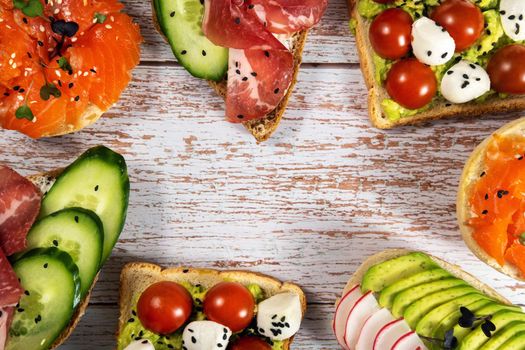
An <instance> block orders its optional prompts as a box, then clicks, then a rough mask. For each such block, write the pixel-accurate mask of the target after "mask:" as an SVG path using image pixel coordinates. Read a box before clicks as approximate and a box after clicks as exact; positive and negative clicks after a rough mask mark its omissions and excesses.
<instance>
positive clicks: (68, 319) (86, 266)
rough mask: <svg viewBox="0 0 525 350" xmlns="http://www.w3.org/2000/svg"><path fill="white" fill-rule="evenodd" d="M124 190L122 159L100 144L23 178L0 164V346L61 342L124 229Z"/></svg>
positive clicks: (20, 348) (13, 348)
mask: <svg viewBox="0 0 525 350" xmlns="http://www.w3.org/2000/svg"><path fill="white" fill-rule="evenodd" d="M94 174H96V175H94ZM128 196H129V179H128V175H127V169H126V163H125V161H124V158H123V157H122V156H121V155H119V154H117V153H115V152H113V151H111V150H110V149H108V148H106V147H103V146H99V147H95V148H92V149H90V150H88V151H87V152H85V153H84V154H83V155H81V156H80V157H79V158H78V159H77V160H76V161H74V162H73V163H72V164H71V165H69V166H67V167H66V168H64V169H57V170H54V171H50V172H47V173H42V174H38V175H33V176H29V177H28V178H24V177H22V176H21V175H19V174H18V173H16V172H15V171H14V170H12V169H11V168H9V167H7V166H3V165H0V202H1V203H2V204H1V205H0V223H1V224H0V349H2V350H27V349H32V350H48V349H55V348H57V347H58V346H60V345H61V344H62V343H63V342H64V341H66V339H67V338H68V337H69V336H70V335H71V333H72V332H73V330H74V329H75V327H76V325H77V324H78V322H79V321H80V319H81V317H82V315H83V314H84V312H85V310H86V308H87V306H88V304H89V299H90V296H91V291H92V290H93V287H94V286H95V283H96V281H97V278H98V274H99V271H100V269H101V268H102V266H103V264H104V263H105V262H106V260H107V259H108V257H109V254H110V253H111V251H112V248H113V246H114V244H115V243H116V241H117V239H118V237H119V235H120V233H121V231H122V227H123V224H124V221H125V218H126V212H127V205H128ZM7 257H9V259H8V258H7Z"/></svg>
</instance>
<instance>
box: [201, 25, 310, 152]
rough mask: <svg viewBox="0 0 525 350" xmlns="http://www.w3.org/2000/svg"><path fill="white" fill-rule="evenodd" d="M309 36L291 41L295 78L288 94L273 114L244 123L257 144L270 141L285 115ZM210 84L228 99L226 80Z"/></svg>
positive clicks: (301, 36) (298, 37) (299, 33)
mask: <svg viewBox="0 0 525 350" xmlns="http://www.w3.org/2000/svg"><path fill="white" fill-rule="evenodd" d="M307 35H308V31H307V30H303V31H301V32H298V33H296V34H294V35H293V36H292V38H291V39H290V40H291V45H290V47H291V48H292V53H293V57H294V71H293V77H292V82H291V84H290V87H289V88H288V91H287V92H286V95H284V97H283V99H282V100H281V102H280V103H279V105H278V106H277V108H275V109H274V110H273V111H272V112H271V113H269V114H268V115H266V116H265V117H264V118H262V119H255V120H250V121H247V122H244V123H243V125H244V126H245V127H246V129H248V130H249V131H250V132H251V134H252V135H253V137H255V139H256V140H257V142H263V141H266V140H268V139H269V138H270V136H272V134H273V133H274V132H275V130H277V127H278V126H279V123H280V122H281V119H282V117H283V114H284V112H285V110H286V106H287V105H288V100H289V99H290V96H292V92H293V89H294V86H295V83H296V82H297V75H298V74H299V68H300V66H301V62H302V57H303V49H304V45H305V43H306V37H307ZM209 83H210V85H211V87H212V88H213V89H214V90H215V92H216V93H217V94H218V95H219V96H221V97H222V98H226V89H227V87H226V84H227V80H226V79H225V80H223V81H221V82H215V81H209Z"/></svg>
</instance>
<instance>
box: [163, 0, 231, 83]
mask: <svg viewBox="0 0 525 350" xmlns="http://www.w3.org/2000/svg"><path fill="white" fill-rule="evenodd" d="M154 8H155V12H156V13H155V15H156V17H157V22H158V23H159V27H160V29H161V31H162V33H164V35H165V36H166V38H167V39H168V42H169V43H170V46H171V49H172V51H173V53H174V54H175V57H177V60H178V61H179V63H180V64H181V65H182V66H183V67H184V68H186V70H187V71H188V72H189V73H190V74H191V75H193V76H195V77H197V78H202V79H207V80H215V81H221V80H222V79H224V76H225V74H226V71H227V70H228V49H227V48H224V47H221V46H217V45H214V44H213V43H212V42H211V41H210V40H208V38H206V36H205V35H204V33H203V32H202V28H201V27H202V17H203V14H204V5H203V4H202V2H201V1H200V0H154Z"/></svg>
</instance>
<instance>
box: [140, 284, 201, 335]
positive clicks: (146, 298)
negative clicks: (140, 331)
mask: <svg viewBox="0 0 525 350" xmlns="http://www.w3.org/2000/svg"><path fill="white" fill-rule="evenodd" d="M192 309H193V299H192V297H191V294H190V293H189V292H188V291H187V290H186V288H184V287H183V286H181V285H180V284H178V283H175V282H169V281H164V282H158V283H155V284H152V285H151V286H149V287H148V288H147V289H146V290H145V291H144V292H143V293H142V295H141V296H140V298H139V302H138V305H137V313H138V317H139V319H140V322H141V323H142V325H143V326H144V327H145V328H146V329H149V330H150V331H152V332H155V333H158V334H171V333H173V332H175V331H176V330H177V329H179V328H180V327H181V326H182V325H183V324H184V323H186V321H188V319H189V318H190V316H191V312H192Z"/></svg>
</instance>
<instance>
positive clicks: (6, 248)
mask: <svg viewBox="0 0 525 350" xmlns="http://www.w3.org/2000/svg"><path fill="white" fill-rule="evenodd" d="M41 200H42V196H41V194H40V191H39V190H38V189H37V188H36V187H35V185H33V184H32V183H31V181H29V180H27V179H26V178H24V177H23V176H21V175H20V174H18V173H17V172H15V171H14V170H12V169H10V168H8V167H7V166H3V165H0V248H1V249H2V250H3V252H4V253H5V255H7V256H10V255H12V254H14V253H17V252H19V251H21V250H23V249H24V248H25V244H26V242H25V240H26V235H27V232H28V231H29V229H30V228H31V225H33V222H34V221H35V219H36V217H37V216H38V212H39V210H40V202H41ZM0 281H1V279H0ZM0 306H1V304H0Z"/></svg>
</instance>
